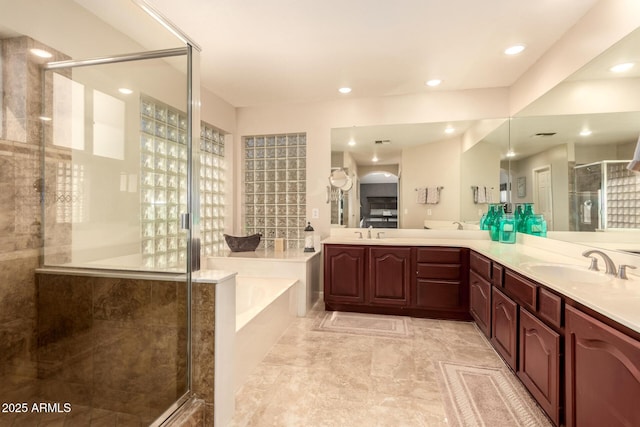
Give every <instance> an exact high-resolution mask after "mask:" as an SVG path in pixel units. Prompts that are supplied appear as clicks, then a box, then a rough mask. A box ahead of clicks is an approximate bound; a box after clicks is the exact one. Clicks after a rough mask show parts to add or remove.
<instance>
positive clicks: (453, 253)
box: [416, 248, 462, 264]
mask: <svg viewBox="0 0 640 427" xmlns="http://www.w3.org/2000/svg"><path fill="white" fill-rule="evenodd" d="M416 261H418V262H429V263H435V264H460V263H461V262H462V250H461V249H460V248H417V250H416Z"/></svg>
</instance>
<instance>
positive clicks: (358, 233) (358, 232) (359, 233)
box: [354, 231, 362, 239]
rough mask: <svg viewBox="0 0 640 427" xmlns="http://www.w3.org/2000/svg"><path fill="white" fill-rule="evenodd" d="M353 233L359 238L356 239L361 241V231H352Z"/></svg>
mask: <svg viewBox="0 0 640 427" xmlns="http://www.w3.org/2000/svg"><path fill="white" fill-rule="evenodd" d="M354 233H355V234H357V235H358V236H359V237H358V239H362V231H354Z"/></svg>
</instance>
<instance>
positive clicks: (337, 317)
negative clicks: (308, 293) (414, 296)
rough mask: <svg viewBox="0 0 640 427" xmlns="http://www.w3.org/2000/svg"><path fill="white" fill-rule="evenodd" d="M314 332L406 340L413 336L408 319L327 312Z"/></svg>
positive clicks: (316, 324)
mask: <svg viewBox="0 0 640 427" xmlns="http://www.w3.org/2000/svg"><path fill="white" fill-rule="evenodd" d="M312 329H313V330H316V331H325V332H339V333H343V334H354V335H369V336H381V337H395V338H405V337H411V336H413V333H412V330H411V325H410V324H409V318H408V317H402V316H382V315H378V314H363V313H344V312H340V311H332V312H327V313H325V314H324V316H319V317H318V319H317V320H316V322H315V324H314V325H313V328H312Z"/></svg>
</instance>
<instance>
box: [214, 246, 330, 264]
mask: <svg viewBox="0 0 640 427" xmlns="http://www.w3.org/2000/svg"><path fill="white" fill-rule="evenodd" d="M320 252H321V248H316V251H315V252H304V249H285V250H284V251H282V252H276V251H274V250H273V249H259V250H256V251H250V252H231V251H227V252H225V253H223V254H221V255H209V256H207V258H247V259H251V260H258V261H273V260H278V261H291V262H307V261H308V260H310V259H311V258H313V257H315V256H319V255H320Z"/></svg>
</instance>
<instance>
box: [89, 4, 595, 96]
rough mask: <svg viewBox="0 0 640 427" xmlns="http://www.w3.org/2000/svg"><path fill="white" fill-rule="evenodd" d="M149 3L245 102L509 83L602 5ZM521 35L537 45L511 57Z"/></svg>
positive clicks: (222, 86) (212, 75)
mask: <svg viewBox="0 0 640 427" xmlns="http://www.w3.org/2000/svg"><path fill="white" fill-rule="evenodd" d="M147 1H148V2H149V3H150V4H152V5H153V6H154V7H155V8H157V9H158V10H159V11H160V12H161V13H163V14H164V15H165V16H167V17H169V18H170V20H171V21H172V22H173V23H175V24H176V25H177V26H178V27H179V28H180V29H182V30H183V31H184V32H185V33H186V34H187V35H189V36H190V37H191V38H192V39H193V40H194V41H195V42H196V43H198V44H199V45H200V46H201V47H202V55H201V71H202V84H203V85H204V86H205V87H207V88H208V89H210V90H211V91H212V92H214V93H216V94H217V95H219V96H221V97H222V98H223V99H225V100H226V101H228V102H229V103H231V104H232V105H234V106H236V107H244V106H255V105H272V104H279V103H298V102H314V101H326V100H332V99H338V98H340V97H380V96H389V95H402V94H412V93H423V92H427V91H433V90H463V89H474V88H492V87H508V86H511V85H512V84H513V83H514V82H515V81H516V80H517V79H518V78H519V77H520V76H521V75H522V74H523V73H524V72H525V71H526V70H527V69H528V68H530V67H531V66H532V65H533V64H534V63H535V62H536V61H537V60H538V58H540V57H541V55H542V54H544V52H545V51H547V50H548V49H549V48H550V46H552V45H553V44H554V43H555V42H556V41H557V40H558V39H559V38H561V36H562V35H563V34H564V33H565V32H566V31H567V30H568V29H569V28H571V27H572V26H573V25H574V24H575V23H576V22H577V21H578V20H579V19H580V18H581V17H582V16H583V15H584V14H585V13H586V12H587V11H588V10H589V9H590V8H591V7H592V6H593V5H594V4H595V3H596V2H597V0H562V1H558V0H536V1H530V0H483V1H477V0H446V1H445V0H401V1H396V2H392V1H382V0H377V1H371V0H349V1H344V0H324V1H318V0H269V1H264V0H242V1H240V0H216V1H208V0H183V1H180V2H177V1H175V0H147ZM79 2H81V3H82V4H83V6H85V7H88V6H89V7H90V3H95V4H96V5H99V4H101V3H102V2H98V1H93V0H80V1H79ZM516 43H524V44H525V45H526V46H527V49H526V50H525V51H524V52H522V53H521V54H518V55H515V56H513V57H508V56H506V55H504V53H503V51H504V49H505V48H506V47H508V46H510V45H512V44H516ZM432 78H439V79H442V80H443V83H442V84H441V85H440V86H438V87H437V88H430V87H427V86H425V84H424V83H425V81H426V80H428V79H432ZM343 86H348V87H351V88H352V89H353V91H352V92H351V93H350V94H347V95H341V94H339V93H338V91H337V89H338V88H340V87H343Z"/></svg>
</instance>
